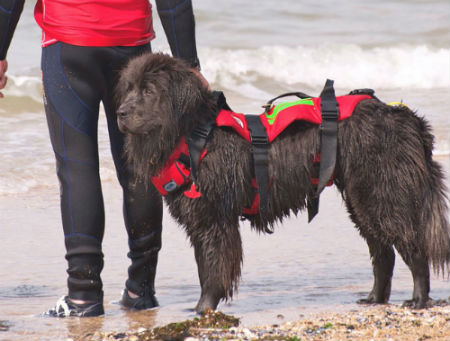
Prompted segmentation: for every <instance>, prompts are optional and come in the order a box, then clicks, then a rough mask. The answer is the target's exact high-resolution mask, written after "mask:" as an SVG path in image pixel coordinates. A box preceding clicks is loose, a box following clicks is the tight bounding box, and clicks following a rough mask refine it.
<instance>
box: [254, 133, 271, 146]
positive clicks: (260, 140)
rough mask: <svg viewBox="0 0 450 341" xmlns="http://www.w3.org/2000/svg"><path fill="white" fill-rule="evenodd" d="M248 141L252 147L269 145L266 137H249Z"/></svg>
mask: <svg viewBox="0 0 450 341" xmlns="http://www.w3.org/2000/svg"><path fill="white" fill-rule="evenodd" d="M250 140H251V143H252V145H254V146H258V147H261V146H266V145H268V144H269V139H268V138H267V135H265V136H263V135H250Z"/></svg>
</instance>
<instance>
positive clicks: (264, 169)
mask: <svg viewBox="0 0 450 341" xmlns="http://www.w3.org/2000/svg"><path fill="white" fill-rule="evenodd" d="M245 118H246V120H247V125H248V129H249V131H250V138H251V143H252V155H253V170H254V173H255V178H256V183H257V185H258V193H259V215H260V217H261V220H262V224H263V226H265V230H266V232H268V233H272V232H273V231H271V230H269V229H268V228H267V226H266V222H267V220H266V216H267V203H268V185H269V155H268V149H269V138H268V137H267V133H266V129H265V128H264V125H263V124H262V122H261V118H260V117H259V116H258V115H246V116H245Z"/></svg>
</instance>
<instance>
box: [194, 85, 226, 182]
mask: <svg viewBox="0 0 450 341" xmlns="http://www.w3.org/2000/svg"><path fill="white" fill-rule="evenodd" d="M213 96H214V98H215V101H216V103H217V107H216V111H215V112H213V113H212V114H211V119H210V120H209V121H208V122H207V123H205V124H202V125H200V126H197V127H196V128H195V129H194V130H193V131H192V133H191V135H190V136H189V138H188V140H187V145H188V151H189V159H190V166H191V177H192V182H194V183H195V182H196V181H197V169H198V163H199V160H200V156H201V155H202V152H203V150H204V149H205V145H206V140H207V139H208V136H209V134H210V133H211V131H212V130H213V129H214V126H215V125H216V117H217V115H218V114H219V112H220V110H222V108H227V109H229V107H228V105H227V100H226V98H225V95H224V94H223V92H222V91H213Z"/></svg>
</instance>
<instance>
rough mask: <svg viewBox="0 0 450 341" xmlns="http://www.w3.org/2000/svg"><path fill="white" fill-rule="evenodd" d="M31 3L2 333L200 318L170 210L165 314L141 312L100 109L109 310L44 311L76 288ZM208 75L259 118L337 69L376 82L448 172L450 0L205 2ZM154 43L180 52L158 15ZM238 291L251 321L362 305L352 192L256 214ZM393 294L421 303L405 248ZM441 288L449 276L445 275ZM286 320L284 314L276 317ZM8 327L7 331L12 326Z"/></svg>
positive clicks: (0, 166) (1, 183) (3, 209)
mask: <svg viewBox="0 0 450 341" xmlns="http://www.w3.org/2000/svg"><path fill="white" fill-rule="evenodd" d="M33 5H34V3H33V1H27V3H26V5H25V10H24V13H23V15H22V18H21V21H20V23H19V26H18V28H17V31H16V35H15V39H14V41H13V43H12V45H11V48H10V51H9V54H8V61H9V71H8V76H9V81H8V86H7V88H6V89H4V91H3V93H4V94H5V98H4V99H1V100H0V146H1V148H0V161H1V162H0V237H1V238H0V259H1V260H0V321H2V322H0V327H1V328H0V340H66V339H73V340H86V339H89V337H87V336H86V335H87V334H92V333H94V332H95V331H96V330H102V331H120V330H129V329H131V330H137V329H139V328H141V327H144V328H150V327H152V326H154V325H160V324H163V323H167V322H173V321H177V320H180V319H186V318H191V317H193V316H195V314H194V313H193V312H192V311H191V308H193V307H194V306H195V303H196V300H197V299H198V297H199V295H200V289H199V283H198V278H197V269H196V265H195V260H194V256H193V250H192V248H191V247H190V245H189V242H188V240H187V239H186V236H185V234H184V232H183V231H182V230H181V228H179V227H178V226H177V224H176V223H175V222H174V221H173V220H172V218H171V217H170V216H169V215H168V213H167V211H166V212H165V213H166V214H165V217H164V231H163V248H162V250H161V252H160V261H159V264H158V273H157V278H156V290H157V297H158V299H159V302H160V304H161V308H159V309H157V310H154V311H146V312H126V311H124V310H122V309H121V308H120V307H119V306H118V305H117V304H116V302H117V300H118V299H119V297H120V291H121V290H122V289H123V287H124V281H125V279H126V271H127V266H128V264H129V260H128V259H127V258H126V252H127V237H126V233H125V229H124V227H123V219H122V215H121V190H120V188H119V186H118V184H117V181H116V177H115V171H114V167H113V163H112V160H111V156H110V151H109V144H108V136H107V128H106V120H105V118H104V115H103V114H101V117H100V124H99V148H100V158H101V178H102V181H103V191H104V197H105V208H106V232H105V238H104V243H103V247H104V250H103V251H104V253H105V268H104V271H103V273H102V278H103V282H104V291H105V309H106V316H105V317H101V318H95V319H85V320H83V319H82V320H78V319H67V320H64V319H50V318H44V317H42V316H41V315H40V314H41V313H42V312H43V311H44V310H46V309H48V308H50V307H51V306H52V305H53V304H54V303H55V302H56V300H57V298H58V297H59V296H61V295H63V294H65V293H66V273H65V268H66V262H65V259H64V253H65V251H64V243H63V232H62V228H61V222H60V220H61V218H60V213H59V193H58V190H59V189H58V182H57V179H56V172H55V165H54V156H53V151H52V149H51V145H50V142H49V136H48V130H47V124H46V121H45V113H44V110H43V104H42V86H41V80H40V68H39V64H40V31H39V28H38V26H37V25H36V23H35V22H34V19H33V15H32V12H33ZM194 9H195V14H196V31H197V45H198V53H199V57H200V61H201V65H202V72H203V74H204V75H205V77H206V78H207V79H208V80H209V82H210V84H211V87H212V88H213V89H220V90H222V91H224V93H225V95H226V97H227V100H228V103H229V104H230V106H231V107H232V108H233V110H234V111H237V112H243V113H250V114H259V113H261V112H262V109H261V105H262V104H264V103H265V102H266V101H267V100H269V99H270V98H272V97H275V96H276V95H279V94H281V93H283V92H288V91H302V92H306V93H309V94H311V95H313V96H317V95H318V94H319V93H320V90H321V88H322V87H323V85H324V83H325V80H326V78H331V79H334V81H335V87H336V92H337V94H345V93H348V92H349V91H350V90H353V89H355V88H373V89H375V91H376V95H377V96H378V97H379V98H380V99H382V100H383V101H385V102H390V101H403V102H404V103H405V104H407V105H408V106H409V107H410V108H412V109H413V110H415V111H417V113H418V114H419V115H421V116H424V117H425V118H426V119H427V120H428V121H429V122H430V124H431V126H432V129H433V133H434V134H435V136H436V140H435V151H434V157H435V159H436V160H437V161H439V162H440V163H441V165H442V166H443V168H444V170H445V171H446V176H447V184H448V172H449V158H450V154H449V140H450V115H449V114H450V113H449V108H450V24H449V23H450V7H449V6H448V1H446V0H396V1H388V0H380V1H376V2H367V1H362V0H354V1H333V0H326V1H320V2H317V1H312V0H305V1H298V0H285V1H278V2H273V1H269V0H260V1H253V2H241V1H238V0H227V1H211V0H209V1H208V0H198V1H194ZM154 21H155V30H156V32H157V38H156V39H155V40H154V41H153V43H152V46H153V50H154V51H161V52H166V53H168V52H169V49H168V47H167V43H166V40H165V37H164V34H163V33H162V28H161V25H160V23H159V19H158V17H157V15H156V13H155V15H154ZM241 232H242V235H243V244H244V266H243V273H242V281H241V284H240V287H239V291H238V292H237V293H236V294H235V296H234V299H233V300H232V301H229V302H226V303H221V304H220V305H219V309H221V310H223V311H224V312H226V313H230V314H234V315H236V316H238V317H240V318H242V319H243V322H244V323H247V324H256V323H273V322H274V321H277V322H280V320H281V321H285V320H287V319H295V318H298V317H299V315H300V314H304V313H307V312H311V311H314V310H325V309H331V310H337V309H352V308H354V307H355V305H354V302H355V301H356V300H357V299H359V298H362V297H365V296H366V295H367V293H368V291H369V290H370V288H371V286H372V270H371V261H370V257H369V254H368V250H367V246H366V244H365V242H364V241H363V240H362V238H360V237H359V235H358V232H357V231H356V230H355V228H354V226H353V224H352V222H351V221H350V220H349V219H348V217H347V213H346V210H345V207H344V205H343V204H342V201H341V199H340V196H339V195H338V193H337V192H336V190H335V189H334V188H327V189H326V190H325V191H324V193H323V195H322V198H321V206H320V213H319V215H318V216H317V217H316V218H315V219H314V220H313V222H312V223H311V224H308V223H307V217H306V214H302V215H299V216H298V217H296V218H295V217H293V218H292V219H288V220H286V221H285V222H284V223H283V224H280V225H279V226H277V228H276V232H275V233H274V234H273V235H269V236H268V235H258V234H256V233H254V232H252V231H251V230H250V228H249V226H248V224H246V223H243V224H242V228H241ZM396 263H397V265H396V268H395V272H394V279H393V288H392V296H391V302H393V303H397V304H398V303H400V302H402V301H403V300H406V299H409V298H410V296H411V292H412V279H411V275H410V273H409V270H408V269H407V267H406V266H405V264H404V263H403V261H402V260H401V257H399V256H398V257H397V261H396ZM431 286H432V291H431V295H432V296H433V297H435V298H447V297H448V296H449V295H450V289H449V288H450V283H449V282H448V280H446V279H442V278H440V277H437V276H433V277H432V283H431ZM277 316H278V317H277ZM2 329H5V330H4V331H2Z"/></svg>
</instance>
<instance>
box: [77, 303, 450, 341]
mask: <svg viewBox="0 0 450 341" xmlns="http://www.w3.org/2000/svg"><path fill="white" fill-rule="evenodd" d="M282 319H283V316H282V315H279V316H278V321H274V322H273V323H272V324H269V325H258V326H251V327H249V326H241V325H239V320H238V319H235V318H233V317H232V316H227V315H222V314H221V313H215V314H210V315H206V316H202V317H201V318H198V319H194V320H189V321H182V322H177V323H172V324H169V325H167V326H164V327H160V328H155V329H153V330H146V329H141V330H139V331H138V332H135V333H128V332H122V333H94V334H90V335H86V338H87V339H91V340H118V339H119V340H123V341H135V340H142V341H143V340H173V341H176V340H180V341H181V340H186V341H187V340H189V341H200V340H202V341H206V340H236V341H237V340H289V341H299V340H315V341H320V340H355V341H357V340H361V341H368V340H371V341H372V340H373V341H376V340H379V341H386V340H392V341H394V340H398V341H406V340H409V341H412V340H417V341H424V340H432V341H439V340H442V341H448V340H449V339H450V308H449V306H448V305H447V306H445V307H442V306H441V307H439V306H437V307H432V308H429V309H423V310H411V309H408V308H402V307H399V306H396V305H381V306H367V307H360V308H358V309H353V310H351V311H347V312H341V313H336V312H327V313H321V314H308V315H307V316H305V315H301V316H299V319H298V320H295V321H289V322H280V320H282Z"/></svg>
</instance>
